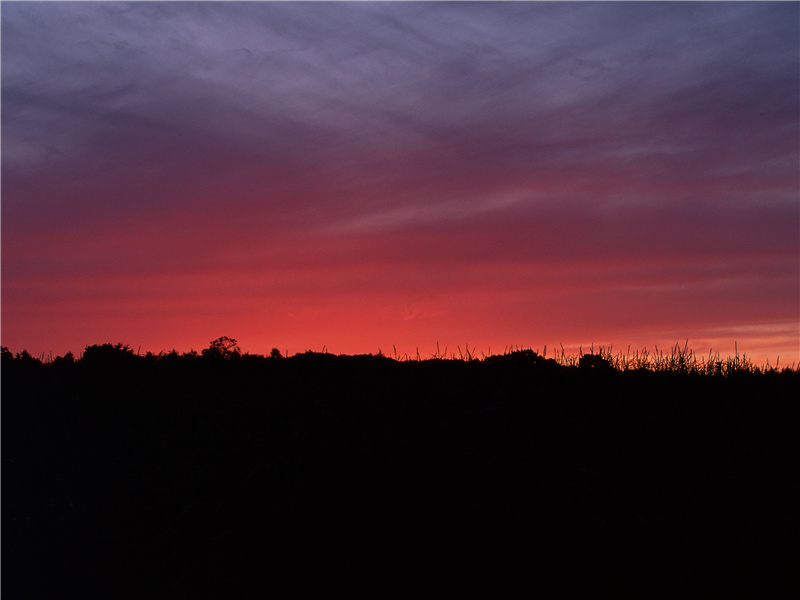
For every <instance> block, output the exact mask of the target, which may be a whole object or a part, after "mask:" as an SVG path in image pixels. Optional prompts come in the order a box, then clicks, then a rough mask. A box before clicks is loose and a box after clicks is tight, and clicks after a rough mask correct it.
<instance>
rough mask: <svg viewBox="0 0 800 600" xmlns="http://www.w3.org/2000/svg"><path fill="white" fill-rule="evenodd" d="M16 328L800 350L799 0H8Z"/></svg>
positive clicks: (117, 335) (103, 337) (346, 347)
mask: <svg viewBox="0 0 800 600" xmlns="http://www.w3.org/2000/svg"><path fill="white" fill-rule="evenodd" d="M0 10H1V11H2V344H3V345H5V346H8V347H10V348H11V350H12V351H15V352H16V351H20V350H22V349H23V348H26V349H28V350H29V351H30V352H31V353H32V354H34V355H39V354H41V353H49V352H52V353H53V354H54V355H57V354H63V353H65V352H67V351H73V352H76V353H78V352H80V351H81V350H82V349H83V348H84V346H86V345H88V344H94V343H103V342H124V343H127V344H130V345H131V346H132V347H133V348H134V349H137V348H139V347H141V349H142V352H144V351H145V350H151V351H154V352H159V351H161V350H170V349H172V348H176V349H178V350H179V351H187V350H189V349H190V348H194V349H196V350H199V349H202V348H205V347H207V346H208V342H209V341H210V340H212V339H214V338H217V337H219V336H221V335H228V336H231V337H234V338H236V339H238V340H239V342H240V345H241V346H242V348H243V349H244V350H246V351H250V352H256V353H259V354H265V353H268V352H269V350H270V349H271V348H272V347H274V346H276V347H278V348H280V349H281V350H288V351H289V353H290V354H293V353H295V352H302V351H305V350H308V349H312V350H322V348H323V346H324V347H326V348H327V350H328V351H330V352H335V353H348V354H354V353H374V352H377V350H378V349H382V350H383V351H384V352H385V353H389V354H392V353H393V349H392V346H393V345H394V346H395V347H396V349H397V351H398V352H399V353H400V354H403V353H409V354H415V353H416V349H417V348H419V350H420V353H421V354H422V355H423V356H426V355H428V354H429V353H431V352H434V351H435V350H436V343H437V342H439V344H440V348H441V349H442V350H443V349H444V347H445V346H447V347H448V352H451V351H456V346H460V348H461V350H462V351H463V350H464V348H465V345H466V344H469V346H470V348H471V349H473V348H474V349H476V351H477V352H478V353H480V352H488V351H490V350H491V351H492V352H501V351H503V349H504V348H505V347H506V346H509V345H511V346H524V347H533V348H534V349H537V348H539V349H540V350H541V349H542V348H543V347H544V345H548V348H552V347H553V346H557V345H559V344H563V345H564V346H565V348H567V349H568V350H569V349H574V348H577V346H578V345H583V346H584V348H586V347H587V346H588V345H589V344H591V343H594V344H595V346H599V345H605V346H608V345H611V344H613V347H614V349H615V350H616V349H620V350H624V349H625V348H627V346H628V345H629V344H630V345H632V347H633V348H642V347H645V346H646V347H648V348H650V349H652V348H653V346H654V345H656V344H658V345H659V347H662V348H663V347H665V346H669V345H672V344H675V343H676V342H680V343H681V344H683V342H684V341H685V340H687V339H688V340H689V345H690V347H693V348H694V349H695V350H697V351H698V352H700V353H705V352H707V351H708V349H709V348H711V347H713V348H714V349H715V350H719V351H720V352H722V354H723V355H727V354H729V353H733V351H734V341H736V342H738V348H739V351H740V352H745V353H747V354H748V356H751V357H753V358H754V359H756V360H762V359H763V358H764V357H769V358H770V359H771V362H772V363H773V364H774V361H775V359H776V357H777V356H780V357H781V364H785V363H790V362H791V361H793V360H794V361H797V360H800V355H799V354H798V353H799V349H798V346H799V345H800V275H799V273H800V201H799V200H798V197H799V194H800V166H799V165H800V153H799V148H800V133H799V132H800V58H799V57H800V43H799V40H800V33H799V32H800V30H799V29H798V22H800V4H798V3H796V2H778V3H770V2H752V3H749V2H742V3H740V2H735V3H726V2H709V3H695V2H688V3H687V2H675V3H650V2H647V3H645V2H641V3H639V2H624V3H595V2H591V3H573V2H564V3H561V2H552V3H551V2H546V3H539V2H514V3H499V2H498V3H495V2H491V3H482V2H470V3H456V2H430V3H413V2H409V3H406V2H403V3H392V2H389V3H385V2H376V3H372V2H363V3H362V2H358V3H329V2H325V3H306V2H302V3H293V2H288V3H285V2H279V3H270V2H243V3H236V2H197V3H185V2H177V3H172V2H164V3H160V2H133V3H123V2H109V3H102V2H55V3H48V2H5V1H4V2H3V3H2V7H0Z"/></svg>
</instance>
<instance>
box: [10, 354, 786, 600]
mask: <svg viewBox="0 0 800 600" xmlns="http://www.w3.org/2000/svg"><path fill="white" fill-rule="evenodd" d="M109 348H110V347H107V348H106V349H105V350H106V351H104V352H100V351H95V352H88V349H87V353H86V354H84V356H83V357H82V358H81V360H56V361H53V362H52V363H49V364H42V363H41V362H39V361H36V360H33V359H30V358H29V357H20V356H19V355H18V356H17V358H14V357H11V356H10V355H9V354H8V353H7V352H6V353H4V356H3V364H2V402H3V404H2V411H3V414H2V458H3V463H2V543H3V547H2V592H3V598H4V600H22V599H24V600H34V599H38V598H43V599H55V598H58V599H64V598H89V597H103V598H115V599H119V598H135V599H141V598H215V599H217V598H237V599H238V598H250V597H253V598H255V597H258V598H262V597H276V598H282V597H314V596H311V595H310V594H315V595H316V594H325V595H326V596H327V595H330V594H332V593H336V592H344V593H348V594H349V595H351V596H352V595H357V596H363V597H367V596H369V597H375V598H380V597H387V596H389V597H412V596H426V597H431V596H437V595H443V594H447V595H453V594H463V593H469V594H470V596H471V597H500V598H505V597H518V596H530V595H531V594H532V593H542V594H547V595H557V596H561V595H572V594H573V593H574V592H576V591H583V592H587V593H590V594H591V595H592V596H616V595H617V594H618V593H619V591H620V590H621V589H622V588H628V589H631V588H634V589H638V591H639V592H641V593H644V594H646V595H647V596H650V595H653V593H654V592H655V594H656V595H659V594H660V593H661V592H666V591H669V590H682V591H683V593H687V592H689V593H690V591H692V592H693V591H697V592H700V591H701V589H702V588H703V586H707V585H708V586H711V588H712V589H714V590H716V591H720V590H722V589H729V588H733V587H734V586H735V587H737V588H739V589H747V587H748V586H750V587H751V589H756V590H758V591H759V592H760V594H762V595H763V594H765V593H766V594H769V590H770V589H775V590H777V589H782V590H783V591H784V592H785V591H786V588H781V587H780V586H783V585H785V582H786V581H787V580H786V579H785V577H783V576H784V575H786V574H790V575H791V576H792V577H793V579H791V583H792V585H793V586H795V588H796V586H797V579H796V577H794V575H795V574H796V565H797V560H798V556H799V555H798V544H799V543H800V537H799V536H798V534H800V509H799V508H798V507H800V467H799V466H798V458H800V437H798V424H799V423H800V420H798V417H800V404H798V403H799V402H800V400H799V399H800V395H798V390H800V373H798V371H796V370H793V371H789V370H787V371H783V372H778V371H771V372H749V371H742V372H736V371H732V372H728V373H727V374H725V375H724V376H723V375H721V374H718V375H713V374H698V373H692V372H675V371H670V372H654V371H652V370H630V371H625V372H622V371H617V370H615V369H613V368H610V367H609V366H608V365H606V364H605V363H604V362H603V361H602V360H596V361H592V360H588V359H587V360H585V361H582V363H581V366H562V365H559V364H557V363H555V362H554V361H552V360H545V359H543V358H542V357H539V356H537V355H536V354H534V353H533V352H530V351H525V352H516V353H512V354H509V355H506V356H497V357H491V358H488V359H485V360H481V361H477V360H476V361H460V360H434V359H432V360H424V361H403V362H398V361H395V360H392V359H389V358H385V357H382V356H352V357H344V356H333V355H328V354H319V353H306V354H303V355H297V356H294V357H291V358H280V357H273V358H264V357H256V356H247V355H245V356H239V355H236V356H228V357H225V356H213V355H208V356H188V355H181V356H179V355H177V354H175V353H173V354H171V355H162V356H159V357H153V356H149V357H140V356H136V355H134V354H133V353H131V352H127V351H125V350H124V349H122V350H120V348H119V347H117V348H116V351H113V349H109ZM779 577H780V579H779ZM642 582H644V583H642ZM554 584H555V585H556V587H553V585H554ZM639 585H641V586H642V587H638V588H637V586H639ZM670 595H671V594H670Z"/></svg>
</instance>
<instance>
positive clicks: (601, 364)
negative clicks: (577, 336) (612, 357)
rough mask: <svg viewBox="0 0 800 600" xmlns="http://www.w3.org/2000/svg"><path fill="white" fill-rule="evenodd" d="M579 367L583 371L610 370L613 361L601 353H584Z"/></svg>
mask: <svg viewBox="0 0 800 600" xmlns="http://www.w3.org/2000/svg"><path fill="white" fill-rule="evenodd" d="M578 368H579V369H581V370H582V371H583V370H593V371H610V370H611V363H610V362H609V361H608V360H607V359H606V358H605V357H603V355H601V354H584V355H583V356H581V357H580V360H579V361H578Z"/></svg>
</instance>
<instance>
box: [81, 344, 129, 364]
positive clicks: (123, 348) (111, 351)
mask: <svg viewBox="0 0 800 600" xmlns="http://www.w3.org/2000/svg"><path fill="white" fill-rule="evenodd" d="M133 356H134V354H133V350H131V349H130V347H129V346H128V345H127V344H122V343H119V344H99V345H98V344H95V345H92V346H87V347H86V348H85V349H84V351H83V356H82V357H81V363H82V364H84V365H91V366H99V367H102V366H109V367H110V366H116V365H121V364H125V363H127V362H130V360H131V359H132V358H133Z"/></svg>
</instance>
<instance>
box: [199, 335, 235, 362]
mask: <svg viewBox="0 0 800 600" xmlns="http://www.w3.org/2000/svg"><path fill="white" fill-rule="evenodd" d="M201 354H202V355H203V356H206V357H209V358H225V359H229V358H232V357H234V356H241V355H242V351H241V349H240V348H239V346H238V344H237V342H236V340H235V339H233V338H229V337H228V336H226V335H223V336H222V337H219V338H217V339H215V340H213V341H212V342H211V343H210V344H209V346H208V348H206V349H205V350H203V351H202V352H201Z"/></svg>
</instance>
